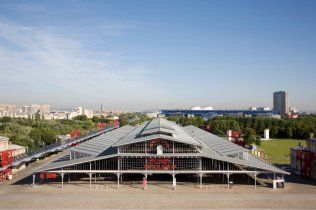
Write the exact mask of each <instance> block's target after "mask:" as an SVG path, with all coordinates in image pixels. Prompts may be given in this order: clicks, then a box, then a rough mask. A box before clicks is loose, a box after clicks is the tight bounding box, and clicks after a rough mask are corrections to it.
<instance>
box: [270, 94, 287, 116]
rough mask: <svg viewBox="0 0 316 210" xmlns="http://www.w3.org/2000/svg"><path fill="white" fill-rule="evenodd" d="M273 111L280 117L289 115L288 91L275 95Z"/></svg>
mask: <svg viewBox="0 0 316 210" xmlns="http://www.w3.org/2000/svg"><path fill="white" fill-rule="evenodd" d="M273 110H274V111H276V112H277V113H278V114H280V115H287V114H288V113H289V97H288V93H287V92H286V91H278V92H274V93H273Z"/></svg>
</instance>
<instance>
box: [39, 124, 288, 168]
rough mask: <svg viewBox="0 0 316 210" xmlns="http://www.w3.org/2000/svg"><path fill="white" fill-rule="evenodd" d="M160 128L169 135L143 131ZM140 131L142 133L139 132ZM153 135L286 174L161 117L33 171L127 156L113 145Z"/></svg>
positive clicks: (225, 143)
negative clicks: (242, 157) (118, 151)
mask: <svg viewBox="0 0 316 210" xmlns="http://www.w3.org/2000/svg"><path fill="white" fill-rule="evenodd" d="M157 126H158V127H157ZM159 126H163V128H160V127H159ZM161 129H165V130H168V131H169V130H170V131H172V135H165V134H159V133H158V134H157V133H152V135H150V132H149V133H148V132H147V131H150V130H161ZM144 131H145V134H146V135H142V133H143V132H144ZM156 138H163V139H166V140H171V141H177V142H182V143H187V144H191V145H196V146H200V147H201V149H202V151H201V154H200V155H201V156H203V157H206V158H212V159H216V160H221V161H226V162H230V163H233V164H236V165H240V166H244V167H250V168H256V169H259V170H266V171H271V172H276V173H283V174H288V173H287V172H285V171H283V170H281V169H279V168H277V167H275V166H273V165H271V164H269V163H267V162H265V161H263V160H261V159H259V158H257V157H255V156H253V155H251V154H249V153H248V150H247V149H245V148H243V147H240V146H238V145H236V144H234V143H232V142H230V141H228V140H226V139H223V138H220V137H218V136H216V135H214V134H211V133H209V132H206V131H204V130H202V129H199V128H197V127H195V126H186V127H181V126H179V125H177V124H175V123H174V122H170V121H167V120H165V119H161V118H155V119H153V120H152V121H149V122H145V123H143V124H142V125H141V126H138V127H134V126H129V125H127V126H123V127H121V128H118V129H116V130H113V131H111V132H108V133H105V134H103V135H101V136H98V137H96V138H93V139H91V140H88V141H86V142H84V143H82V144H80V145H78V146H75V147H73V148H71V151H75V152H81V153H84V154H87V155H90V156H89V157H85V158H79V159H74V160H69V157H68V158H67V157H64V158H63V159H62V160H60V161H55V162H52V163H51V164H48V165H46V166H44V167H41V168H39V169H37V170H36V171H35V172H39V171H41V170H42V171H43V170H51V169H53V168H60V167H64V166H69V165H74V164H79V163H84V162H89V161H93V160H98V159H103V158H109V157H115V156H118V155H128V154H117V149H116V147H117V146H121V145H127V144H132V143H137V142H143V141H147V140H151V139H156ZM237 154H247V157H248V158H245V159H239V158H237V157H234V155H237Z"/></svg>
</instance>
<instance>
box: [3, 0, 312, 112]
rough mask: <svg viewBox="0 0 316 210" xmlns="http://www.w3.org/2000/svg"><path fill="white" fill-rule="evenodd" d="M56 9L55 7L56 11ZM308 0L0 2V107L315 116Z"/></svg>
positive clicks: (310, 6) (310, 23) (310, 21)
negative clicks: (278, 102) (259, 109)
mask: <svg viewBox="0 0 316 210" xmlns="http://www.w3.org/2000/svg"><path fill="white" fill-rule="evenodd" d="M61 5H62V7H61ZM315 8H316V3H315V2H312V1H277V2H276V1H256V2H254V1H199V2H195V1H172V2H170V1H161V2H155V1H106V2H100V1H89V2H84V1H66V2H65V1H54V2H49V1H27V2H21V1H2V2H1V3H0V58H1V59H0V73H1V75H2V76H1V78H2V81H1V83H0V99H1V101H0V103H6V104H17V105H23V104H33V103H38V104H50V106H51V107H52V108H54V107H55V108H56V107H60V108H70V107H73V108H74V107H77V106H85V107H89V108H93V109H95V110H98V109H99V107H100V105H101V104H102V105H103V107H104V109H113V108H117V109H121V110H130V111H142V110H149V109H162V108H180V107H182V108H183V107H191V106H196V105H200V106H209V105H210V106H212V107H214V108H227V109H229V108H248V107H250V106H270V107H273V102H272V93H273V92H275V91H279V90H285V91H287V92H288V93H289V98H290V99H289V104H290V106H293V107H296V108H298V109H300V110H304V111H316V108H315V107H316V98H315V97H313V96H315V95H316V90H315V88H314V87H313V84H314V83H313V82H314V81H313V79H314V78H315V76H316V70H315V66H316V65H315V64H316V56H315V52H316V51H315V46H316V45H315V44H316V36H315V33H316V29H315V27H314V25H315V23H316V14H315V13H314V10H315Z"/></svg>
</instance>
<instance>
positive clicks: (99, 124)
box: [97, 122, 107, 130]
mask: <svg viewBox="0 0 316 210" xmlns="http://www.w3.org/2000/svg"><path fill="white" fill-rule="evenodd" d="M106 126H107V124H106V123H101V122H99V123H97V128H98V130H102V129H104V128H105V127H106Z"/></svg>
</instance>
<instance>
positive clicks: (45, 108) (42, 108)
mask: <svg viewBox="0 0 316 210" xmlns="http://www.w3.org/2000/svg"><path fill="white" fill-rule="evenodd" d="M39 110H40V113H41V114H48V113H49V105H48V104H42V105H39Z"/></svg>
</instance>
